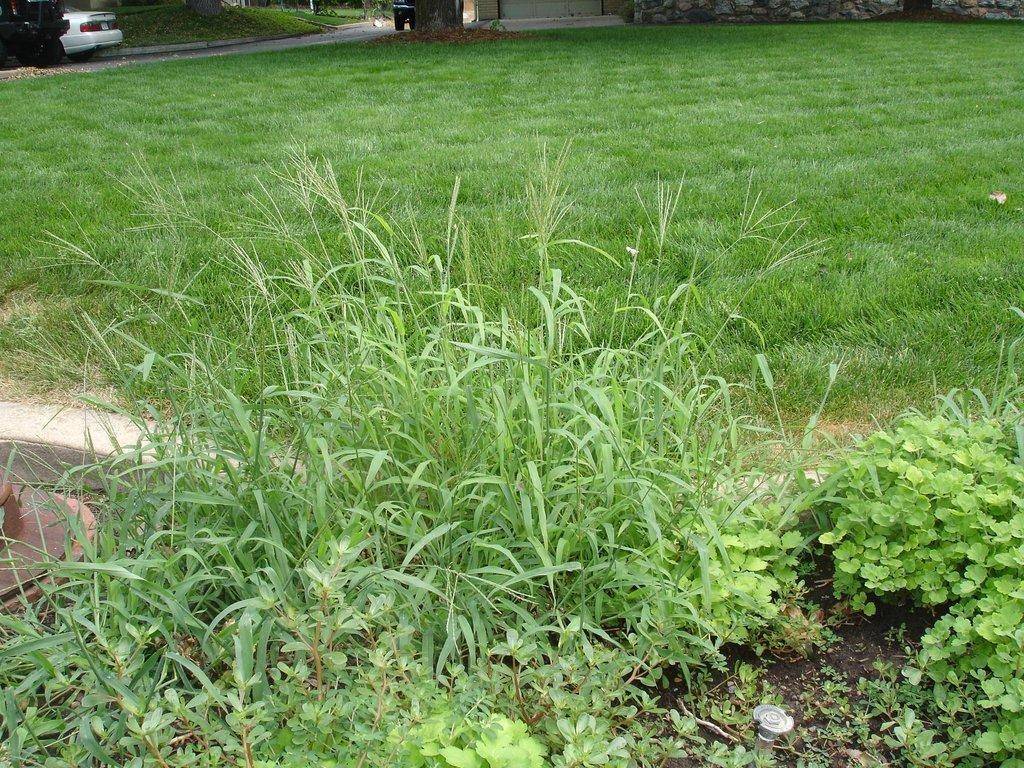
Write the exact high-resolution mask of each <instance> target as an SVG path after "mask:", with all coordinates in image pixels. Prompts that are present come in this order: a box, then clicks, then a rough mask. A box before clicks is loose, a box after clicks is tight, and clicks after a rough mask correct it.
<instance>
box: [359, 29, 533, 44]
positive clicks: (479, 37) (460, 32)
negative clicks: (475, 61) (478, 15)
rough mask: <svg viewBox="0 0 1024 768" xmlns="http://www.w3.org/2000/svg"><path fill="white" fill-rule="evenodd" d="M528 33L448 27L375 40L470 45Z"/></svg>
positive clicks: (509, 38) (414, 31)
mask: <svg viewBox="0 0 1024 768" xmlns="http://www.w3.org/2000/svg"><path fill="white" fill-rule="evenodd" d="M524 37H527V35H523V34H521V33H519V32H508V31H505V30H501V29H446V30H443V31H439V32H418V31H416V30H411V31H409V32H399V33H398V34H397V35H387V36H386V37H382V38H380V39H378V40H376V41H375V42H376V43H377V44H378V45H393V44H395V43H448V44H449V45H469V44H470V43H493V42H495V41H498V40H520V39H522V38H524Z"/></svg>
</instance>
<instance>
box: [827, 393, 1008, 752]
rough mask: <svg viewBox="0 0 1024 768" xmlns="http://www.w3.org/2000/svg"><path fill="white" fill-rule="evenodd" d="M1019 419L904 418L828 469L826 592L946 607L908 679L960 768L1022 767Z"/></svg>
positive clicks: (867, 606) (866, 605) (864, 601)
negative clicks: (923, 686) (925, 692)
mask: <svg viewBox="0 0 1024 768" xmlns="http://www.w3.org/2000/svg"><path fill="white" fill-rule="evenodd" d="M1021 434H1022V432H1021V426H1020V421H1019V418H1016V417H1014V418H1011V419H985V418H980V419H976V420H972V419H969V418H955V417H954V416H953V415H952V414H950V413H943V414H940V415H938V416H935V417H933V418H926V417H924V416H921V415H911V416H908V417H906V418H904V419H902V420H901V421H900V422H899V423H898V424H897V425H896V426H895V427H894V428H893V429H892V430H889V431H884V432H878V433H876V434H874V435H872V436H871V437H870V438H868V439H867V440H866V441H864V442H863V443H862V444H861V445H860V446H859V447H858V448H857V450H856V451H854V452H853V453H852V454H851V455H850V456H849V457H847V458H845V459H844V460H843V461H842V462H841V463H840V464H839V466H838V467H837V468H836V474H835V476H834V478H833V480H834V482H836V486H835V494H834V498H833V499H832V500H831V503H830V505H829V507H828V511H829V512H830V513H831V514H832V516H833V518H834V521H835V528H834V530H833V531H831V532H829V533H825V534H823V535H822V536H821V541H822V542H823V543H826V544H832V545H834V549H833V554H834V556H835V561H836V577H835V586H836V590H837V591H838V592H839V593H841V594H846V595H849V596H851V597H852V599H853V602H854V605H856V606H859V607H861V608H863V609H864V610H866V611H867V612H869V613H870V612H871V611H873V609H874V606H873V604H872V603H871V602H870V600H869V598H870V597H871V596H873V595H879V596H894V595H899V594H909V595H910V596H911V597H912V598H913V599H915V600H917V601H918V602H920V603H922V604H924V605H931V606H939V607H941V606H948V611H947V612H946V613H945V615H944V616H943V617H942V618H940V619H939V620H938V622H936V624H935V625H934V626H933V627H932V628H931V629H929V630H928V632H927V633H926V634H925V636H924V638H923V639H922V648H921V651H920V653H919V654H918V657H917V661H916V664H915V666H914V668H912V669H908V670H907V671H906V674H907V675H908V676H909V678H910V680H911V681H912V682H914V683H915V684H916V683H917V682H919V681H920V680H922V679H926V680H928V681H930V683H931V684H932V685H933V687H934V694H935V703H936V706H937V709H938V712H939V713H940V714H939V716H940V717H941V718H942V719H943V720H944V721H945V723H946V724H947V727H948V734H949V737H950V740H951V741H952V742H954V743H958V744H962V746H961V747H960V748H959V750H958V751H957V754H956V756H958V757H960V758H961V759H963V760H964V762H963V764H970V765H983V764H991V763H992V761H995V760H1001V761H1002V765H1004V766H1006V767H1007V768H1009V766H1020V765H1024V763H1022V762H1021V761H1020V760H1019V759H1018V758H1017V757H1015V756H1019V755H1020V754H1022V753H1024V589H1022V584H1024V465H1022V461H1021V453H1020V447H1021V442H1020V436H1021Z"/></svg>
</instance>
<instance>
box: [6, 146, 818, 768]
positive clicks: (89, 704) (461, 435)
mask: <svg viewBox="0 0 1024 768" xmlns="http://www.w3.org/2000/svg"><path fill="white" fill-rule="evenodd" d="M295 184H296V189H297V192H298V193H299V194H298V195H297V199H298V201H299V205H300V206H302V207H304V210H305V211H306V214H307V216H308V220H309V221H310V222H311V226H312V227H313V229H314V231H315V233H316V237H315V238H313V239H312V241H313V242H316V243H318V245H317V246H316V248H311V247H309V246H308V243H309V242H310V238H308V237H306V238H303V239H295V240H289V239H288V238H289V235H288V232H287V231H284V230H279V229H275V226H276V225H275V223H274V222H273V221H269V222H267V223H266V229H265V230H264V231H266V232H271V233H274V234H275V235H280V237H281V240H282V241H283V242H285V243H289V244H291V245H293V246H294V248H295V257H294V260H293V261H292V262H291V263H289V264H288V266H287V267H286V268H284V269H280V270H270V269H268V268H266V267H264V266H263V265H262V264H261V263H260V262H259V260H258V259H256V258H255V257H254V256H252V255H251V247H250V246H251V244H250V243H246V242H243V241H237V242H234V247H235V253H236V258H235V261H234V262H233V264H232V268H233V269H236V270H237V273H238V275H239V286H238V294H239V295H238V297H236V301H237V307H238V311H239V324H240V326H243V327H244V328H245V329H246V331H245V332H241V333H239V335H238V336H237V337H235V338H232V339H219V338H216V337H209V338H207V339H206V340H205V341H204V342H203V343H202V344H198V343H193V344H192V346H185V347H183V348H182V349H181V351H180V352H178V353H176V354H168V353H165V352H161V351H158V350H154V349H150V348H148V347H145V345H143V344H141V343H140V342H138V341H137V340H136V338H135V337H134V336H133V335H132V334H131V333H130V331H129V330H128V329H127V328H126V327H115V328H111V329H108V330H106V331H105V332H103V333H96V334H95V339H96V342H97V347H98V348H99V349H100V350H101V351H106V352H109V353H110V354H109V361H108V362H109V365H110V367H111V370H112V371H113V372H114V373H115V375H117V376H119V377H120V379H121V381H122V391H123V392H125V393H126V396H130V395H131V393H135V392H140V391H143V392H152V391H154V390H156V391H158V392H159V393H160V397H159V400H158V402H159V405H158V406H153V405H148V404H147V403H146V402H145V401H140V402H139V403H138V407H137V408H136V409H135V411H134V412H135V413H136V415H138V416H139V417H140V424H142V425H143V426H144V428H145V429H146V430H147V433H148V439H147V441H146V442H145V444H144V445H140V446H139V448H138V450H137V451H136V452H134V453H132V452H129V453H126V454H124V455H122V456H120V457H118V458H117V459H115V460H114V461H112V462H111V463H110V464H109V465H108V466H106V467H105V468H104V469H105V473H106V474H105V476H106V478H107V488H106V489H105V490H106V497H107V498H106V501H105V504H104V507H105V515H104V522H103V524H102V526H101V529H100V531H99V534H98V536H97V539H96V541H95V544H94V545H91V546H88V548H87V552H88V559H87V562H85V563H84V564H81V565H77V566H63V567H62V566H58V565H55V566H54V570H55V572H56V573H58V574H59V575H61V577H62V578H63V581H62V582H60V583H59V584H57V585H51V586H49V587H48V588H47V599H46V602H45V603H44V604H43V605H42V606H40V607H38V608H37V609H30V610H29V611H28V612H27V613H26V614H25V616H24V617H22V618H17V619H15V618H4V619H3V620H2V625H3V627H4V637H3V646H2V653H3V655H4V658H5V660H6V661H5V665H4V667H3V669H2V670H0V680H2V682H3V685H4V689H5V690H6V691H8V692H9V695H8V697H7V707H8V714H9V717H8V720H7V723H8V725H7V729H8V735H9V736H10V738H11V740H10V741H9V742H8V749H9V751H10V754H12V755H15V754H16V755H18V756H20V759H23V760H26V759H31V760H35V761H36V762H38V763H43V762H45V760H46V759H47V758H49V757H54V756H56V757H58V758H59V759H62V760H66V761H75V760H77V761H89V760H97V761H100V762H113V763H117V764H125V763H132V764H137V765H149V764H153V765H161V766H171V765H196V764H211V765H213V764H222V761H224V760H230V761H233V762H237V763H240V764H244V765H246V766H247V767H248V768H251V767H252V766H255V765H267V764H273V765H281V764H284V765H288V764H296V765H300V764H308V762H309V761H311V760H313V761H316V762H318V763H319V764H325V763H324V762H323V761H324V760H328V759H333V760H336V761H337V762H338V764H339V765H341V764H343V765H356V766H361V767H362V766H376V765H381V766H383V765H393V764H396V763H395V762H394V760H395V759H396V755H397V754H400V753H401V750H407V751H406V753H405V755H406V758H407V760H409V761H413V760H414V759H415V760H420V761H421V762H419V763H417V762H411V763H410V764H413V765H416V764H424V765H431V764H438V762H437V759H436V758H439V757H443V756H445V755H447V757H446V758H445V759H448V760H449V763H451V759H450V758H451V757H452V756H456V757H457V759H458V760H460V761H461V762H456V763H451V764H453V765H462V764H467V765H481V766H482V765H489V766H491V768H497V767H498V766H499V765H506V764H509V763H507V762H506V763H503V762H501V759H503V758H499V757H498V756H497V755H498V754H499V753H502V751H503V750H506V749H507V750H509V751H508V754H509V755H518V757H517V758H516V759H517V760H519V759H522V760H526V761H527V762H526V763H521V762H519V763H516V764H517V765H518V764H534V763H537V764H541V763H540V762H538V761H543V760H544V759H548V758H550V759H551V761H552V764H554V765H559V766H567V767H568V766H582V765H590V764H614V765H622V766H631V765H651V764H661V763H663V762H664V760H665V759H667V757H668V756H670V755H671V754H675V753H678V752H680V751H681V749H682V747H681V742H680V739H682V738H684V737H686V738H693V733H692V726H693V723H692V722H684V721H678V722H677V727H676V728H675V729H674V730H673V732H672V733H669V734H668V735H666V734H665V733H664V732H663V731H662V728H661V726H660V725H655V724H652V723H651V722H650V721H649V720H648V719H647V718H648V717H649V716H650V715H651V714H654V713H656V712H657V711H658V709H657V706H656V705H655V704H654V701H653V699H652V698H651V697H650V695H649V694H647V693H646V692H645V690H644V688H643V687H642V686H641V684H643V686H652V685H654V684H656V683H657V681H658V680H659V678H660V675H661V672H660V670H661V669H662V668H663V667H664V666H665V665H666V664H670V663H671V664H675V665H678V666H679V667H680V668H681V669H682V671H683V674H687V672H688V670H689V669H690V668H691V667H693V666H694V665H697V664H703V663H707V662H714V661H715V660H716V659H717V658H718V648H719V647H720V646H721V644H723V643H725V642H737V641H743V640H744V639H747V638H749V637H751V636H752V635H754V634H756V633H759V632H760V631H761V630H762V629H763V628H765V627H766V626H768V625H770V624H771V623H772V622H773V621H774V620H775V618H776V614H777V611H778V609H777V607H776V605H775V597H776V596H777V595H779V594H783V593H786V594H788V593H790V592H792V591H793V590H795V589H796V588H797V577H796V574H795V568H794V565H795V557H796V553H797V551H798V550H799V549H800V547H801V544H802V542H803V540H804V539H803V536H802V535H801V534H800V533H798V532H797V531H796V530H795V526H796V524H797V518H798V514H799V512H800V510H801V508H802V500H801V499H800V497H799V495H798V494H793V493H790V492H789V491H790V489H789V488H788V486H787V482H786V480H785V479H784V478H781V479H773V476H772V475H771V474H768V475H766V474H765V473H764V472H763V471H762V472H758V471H754V470H751V469H749V465H750V462H749V456H750V453H749V452H750V451H751V450H757V451H759V455H768V454H769V453H775V454H776V455H777V453H778V452H777V451H774V450H769V449H770V448H771V449H773V448H774V446H768V445H766V443H767V442H768V438H766V437H765V429H764V427H762V426H759V425H757V424H755V423H754V422H752V421H749V420H747V419H744V418H742V417H740V416H739V415H738V414H737V413H736V412H735V409H734V405H733V399H732V398H733V392H734V389H733V387H731V386H730V385H728V384H727V383H726V382H724V381H722V380H721V379H719V378H716V377H714V376H709V375H707V374H705V373H701V366H700V365H699V364H698V360H697V359H696V358H697V356H698V355H699V354H700V349H702V347H701V345H699V344H698V343H697V341H696V340H695V339H694V338H693V337H692V336H691V334H690V333H689V332H688V329H687V325H686V313H685V311H683V312H680V311H679V308H678V306H677V304H680V303H685V302H686V298H687V296H689V290H690V287H688V286H684V287H682V288H681V289H680V290H679V291H677V292H676V293H675V294H673V295H672V296H671V297H666V298H665V299H663V300H659V301H658V302H656V303H654V304H652V305H651V306H649V307H645V308H644V310H643V311H636V314H637V315H638V316H639V319H638V320H637V319H634V322H637V323H640V324H641V327H642V329H643V332H642V333H640V334H639V335H637V334H633V333H631V334H628V335H627V334H617V333H614V332H610V333H605V334H604V335H603V336H602V338H603V339H606V340H605V341H598V340H596V339H595V335H594V334H593V333H592V332H591V328H592V326H593V324H594V323H595V321H596V319H597V315H598V314H599V313H598V312H597V311H596V310H595V309H594V308H593V307H592V306H590V305H589V304H588V302H586V301H585V300H584V299H582V298H581V297H580V296H579V295H578V294H577V293H576V292H574V291H573V290H572V289H571V288H570V287H569V285H568V284H567V283H566V281H565V280H563V275H562V273H561V272H560V271H559V270H558V269H556V268H554V267H552V266H551V265H550V259H551V256H552V248H553V247H555V246H556V245H557V244H558V243H559V242H562V243H563V244H565V243H571V242H572V241H558V240H557V239H556V236H555V230H556V229H557V227H558V225H559V221H560V218H561V217H560V215H559V205H560V203H559V201H558V200H559V197H560V195H561V192H560V191H559V186H558V184H557V182H554V183H547V182H546V183H545V184H541V185H538V186H536V187H534V188H533V193H532V194H533V196H532V198H531V204H532V205H531V207H532V209H533V210H535V211H536V213H537V216H536V218H537V220H538V222H537V228H536V232H535V233H534V235H533V241H534V243H535V244H536V248H537V255H538V261H539V264H540V267H539V269H538V276H537V279H536V282H535V283H534V284H532V285H530V286H529V287H528V288H527V289H526V290H527V291H528V293H529V295H530V296H532V298H533V301H534V309H533V310H532V311H531V312H528V313H526V317H527V320H520V319H515V318H513V317H511V316H509V315H508V314H506V313H504V312H501V311H492V310H489V309H487V308H486V307H485V306H484V302H482V301H480V300H479V296H478V287H477V286H476V285H474V284H473V283H472V282H469V281H467V280H466V279H462V280H460V279H459V278H458V273H457V271H456V270H455V269H454V267H453V265H454V264H456V263H457V260H458V259H457V257H458V254H459V251H458V249H459V248H460V247H462V246H463V244H465V242H466V240H465V238H463V237H462V236H460V234H459V222H458V218H457V216H456V214H455V211H454V206H453V209H452V211H451V212H450V215H449V235H448V237H447V239H446V241H445V243H444V244H443V247H442V252H441V254H440V255H434V254H432V253H431V252H430V251H429V249H427V248H426V247H425V246H424V245H423V243H422V241H421V240H419V239H418V238H417V237H416V236H415V233H404V234H403V233H402V231H401V230H400V229H398V228H396V227H395V226H394V225H393V224H392V223H391V222H390V221H389V220H388V219H386V218H385V217H383V216H382V215H380V214H379V213H377V212H375V211H373V210H370V209H369V208H366V207H362V206H357V205H351V204H349V203H347V202H346V201H345V199H344V198H343V197H342V196H341V195H340V194H339V193H338V192H337V183H336V181H334V180H333V179H332V177H330V175H329V174H324V173H323V172H322V171H321V170H320V169H317V168H314V167H310V166H307V167H305V168H304V169H303V171H302V172H301V173H300V174H299V175H298V177H297V178H296V180H295ZM545 190H546V191H545ZM453 200H454V196H453ZM406 234H408V236H406ZM776 247H777V244H775V243H770V244H769V248H770V249H773V252H774V249H775V248H776ZM160 296H161V298H162V299H163V300H166V301H168V302H172V303H171V305H170V306H169V310H172V311H181V312H183V313H188V314H189V315H190V316H192V317H194V318H195V317H196V316H197V315H198V313H200V312H201V308H200V307H199V305H198V304H197V303H196V302H194V301H191V300H189V299H188V298H187V297H185V296H180V295H171V294H169V293H168V292H163V293H161V294H160ZM625 314H626V313H625V312H624V313H622V315H625ZM616 319H617V318H613V320H616ZM196 322H198V320H197V321H196ZM263 339H272V340H273V343H272V344H269V345H267V344H264V343H263V342H262V341H261V340H263ZM615 339H619V340H620V341H618V342H616V341H614V340H615ZM625 339H629V340H628V341H625ZM115 349H118V350H123V349H127V350H131V351H130V353H128V354H127V356H126V355H125V354H124V353H120V352H117V353H115V352H113V350H115ZM126 358H127V359H126ZM254 377H255V378H256V379H257V380H260V381H264V382H266V383H265V386H263V387H262V388H261V389H259V390H258V391H255V392H253V391H251V389H250V387H251V382H252V381H253V379H254ZM142 417H146V418H145V419H143V418H142ZM752 446H754V447H753V448H752ZM143 460H145V461H147V462H148V467H147V468H146V469H145V470H142V471H140V469H139V465H140V463H141V462H142V461H143ZM460 724H461V725H460ZM499 747H500V748H499ZM409 749H412V750H414V753H415V754H414V753H413V752H408V750H409ZM396 750H398V751H397V752H396ZM415 750H418V752H416V751H415ZM510 759H511V758H510ZM204 761H205V762H204ZM431 761H433V762H431ZM440 764H443V763H440Z"/></svg>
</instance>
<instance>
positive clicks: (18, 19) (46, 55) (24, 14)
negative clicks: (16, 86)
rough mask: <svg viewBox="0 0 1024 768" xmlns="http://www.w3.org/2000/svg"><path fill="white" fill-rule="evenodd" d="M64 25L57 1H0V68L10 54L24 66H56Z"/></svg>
mask: <svg viewBox="0 0 1024 768" xmlns="http://www.w3.org/2000/svg"><path fill="white" fill-rule="evenodd" d="M68 26H69V25H68V22H66V21H65V20H64V8H63V5H62V3H60V2H59V1H58V0H0V66H3V65H4V64H5V63H6V62H7V57H8V56H10V55H13V56H15V57H16V58H17V59H18V61H19V62H21V63H22V64H24V65H26V66H27V65H32V66H36V67H50V66H53V65H54V64H59V63H60V60H61V58H63V56H64V46H63V45H61V42H60V38H61V35H63V34H64V33H65V32H67V31H68Z"/></svg>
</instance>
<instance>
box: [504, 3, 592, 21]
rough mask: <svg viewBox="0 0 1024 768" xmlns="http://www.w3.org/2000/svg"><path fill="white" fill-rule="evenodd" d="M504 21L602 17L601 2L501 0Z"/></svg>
mask: <svg viewBox="0 0 1024 768" xmlns="http://www.w3.org/2000/svg"><path fill="white" fill-rule="evenodd" d="M499 2H500V9H501V18H503V19H548V18H557V17H559V16H600V15H601V0H499Z"/></svg>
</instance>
